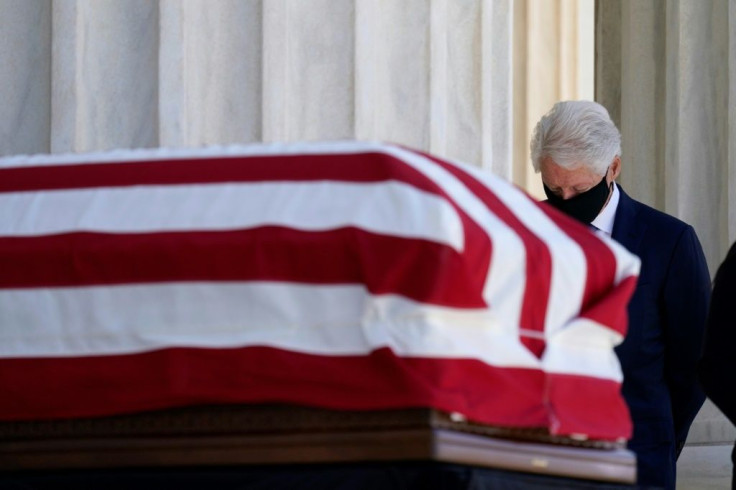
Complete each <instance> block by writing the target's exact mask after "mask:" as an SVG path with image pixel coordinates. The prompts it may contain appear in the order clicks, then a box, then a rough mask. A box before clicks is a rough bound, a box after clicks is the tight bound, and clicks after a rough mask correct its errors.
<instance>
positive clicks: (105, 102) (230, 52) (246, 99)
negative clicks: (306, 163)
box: [0, 0, 593, 187]
mask: <svg viewBox="0 0 736 490" xmlns="http://www.w3.org/2000/svg"><path fill="white" fill-rule="evenodd" d="M591 2H593V0H564V1H563V0H554V2H550V4H554V5H555V6H556V7H553V8H552V12H553V13H554V19H552V18H550V17H548V16H547V17H544V16H546V15H547V14H548V13H549V12H547V10H549V7H547V3H545V5H541V4H538V5H537V4H534V8H533V9H531V11H532V13H533V12H537V10H539V9H542V10H544V11H543V12H541V14H543V16H542V17H544V19H546V20H540V21H539V22H537V23H526V22H520V20H519V19H518V18H515V17H514V12H515V10H516V5H515V3H514V2H512V0H464V1H462V2H458V1H454V0H402V1H400V2H397V1H395V0H299V1H297V0H268V1H264V0H218V1H217V2H212V1H209V0H160V1H157V2H152V1H150V0H126V1H124V2H122V1H119V0H0V7H2V13H3V15H2V16H1V17H0V27H1V28H2V30H1V31H0V55H2V59H3V60H4V61H5V60H10V66H11V69H6V70H2V71H1V72H0V82H2V83H0V95H2V96H3V100H4V101H7V102H6V103H5V104H3V107H2V108H1V109H0V110H2V111H3V112H2V114H1V115H2V117H0V151H1V152H2V153H4V154H16V153H36V152H47V151H51V152H57V153H58V152H69V151H73V152H81V151H88V150H101V149H109V148H135V147H150V146H165V147H181V146H200V145H211V144H227V143H248V142H254V141H294V140H329V139H342V138H357V139H369V140H385V141H393V142H398V143H401V144H405V145H408V146H412V147H416V148H419V149H423V150H427V151H431V152H434V153H437V154H439V155H440V156H445V157H450V158H456V159H460V160H463V161H468V162H471V163H475V164H477V165H480V166H482V167H484V168H488V169H490V170H492V171H493V172H495V173H496V174H498V175H501V176H503V177H506V178H508V179H510V180H513V181H514V182H516V183H518V184H520V185H522V186H525V187H528V186H531V185H538V180H539V179H538V177H537V176H536V175H534V176H532V177H531V178H529V175H528V173H529V168H530V167H529V165H528V139H529V136H530V132H531V126H530V125H527V126H524V127H522V128H521V134H519V135H518V137H517V140H518V141H523V144H521V145H519V144H517V145H516V146H513V145H512V143H513V140H512V138H513V132H514V130H515V129H517V128H516V127H515V126H514V124H513V121H514V120H515V118H516V117H517V116H516V115H515V114H514V110H513V108H514V105H513V100H514V99H513V94H514V92H515V91H517V92H518V91H519V90H521V91H523V92H524V93H525V94H528V95H529V96H528V97H525V99H524V100H525V103H524V106H523V108H524V109H523V110H524V113H525V114H526V111H527V110H532V111H536V112H538V113H540V114H541V112H543V111H544V110H546V109H547V108H548V107H549V106H550V105H551V103H552V102H553V101H552V100H545V101H544V104H543V106H544V107H541V106H540V107H537V108H535V109H532V108H533V107H534V104H535V103H536V102H538V101H536V99H535V94H537V93H539V92H540V91H541V90H544V89H545V88H546V87H548V86H549V85H550V81H553V82H554V84H555V86H556V85H559V84H557V82H555V81H556V80H568V79H571V78H574V75H564V74H562V73H561V70H566V71H569V72H570V73H577V72H580V71H581V70H580V69H579V67H580V66H581V65H582V64H581V63H578V65H575V64H574V63H572V64H571V63H570V60H571V59H573V58H575V59H577V58H576V56H573V55H572V54H570V53H573V54H574V53H575V52H576V49H578V48H574V47H572V46H575V43H576V35H575V33H576V32H578V31H579V27H580V26H579V24H578V28H577V29H576V28H575V22H576V21H575V20H574V19H576V18H577V17H576V13H577V9H578V8H579V7H580V6H581V5H583V4H586V3H587V4H590V3H591ZM517 3H518V2H517ZM537 17H539V18H540V19H542V17H540V16H539V15H537ZM532 27H533V29H541V30H540V31H539V32H537V31H534V30H528V29H529V28H532ZM566 27H568V28H569V29H568V28H566ZM519 29H521V30H522V31H523V32H522V34H523V35H524V36H525V38H528V39H529V41H530V46H531V47H533V48H534V49H532V50H529V51H527V52H524V53H522V54H521V56H522V58H523V59H524V60H526V59H527V58H528V59H529V60H531V61H534V60H537V61H544V69H543V70H542V71H541V72H540V74H539V76H536V75H534V76H530V77H529V78H528V80H527V79H526V78H525V81H524V84H522V85H519V84H518V83H517V82H518V80H516V79H514V76H515V72H514V70H513V66H514V64H515V63H517V64H518V63H519V61H518V60H519V53H518V52H517V53H516V62H515V58H514V53H515V52H514V50H513V43H512V35H513V33H514V32H515V30H516V31H517V37H518V34H519V32H518V30H519ZM527 30H528V32H527ZM560 34H562V37H561V38H560V39H559V40H554V41H552V40H550V39H548V38H549V36H550V35H551V36H553V37H554V36H555V35H560ZM558 41H559V42H558ZM571 43H572V44H571ZM557 44H560V45H562V46H566V47H565V48H564V49H565V52H566V53H568V54H567V55H566V57H565V60H566V61H565V63H562V61H563V60H562V58H561V57H554V58H553V59H547V58H545V57H544V56H540V55H539V49H538V47H539V46H540V45H541V46H542V47H544V48H546V47H550V46H553V45H557ZM578 45H579V43H578ZM542 54H543V53H542ZM532 65H534V63H532ZM529 66H531V65H529ZM588 66H589V65H588ZM565 93H566V94H567V92H565ZM561 94H562V92H560V93H557V94H556V95H555V97H559V96H560V95H561ZM535 101H536V102H535ZM534 122H536V121H534ZM514 152H516V153H517V157H516V159H517V160H518V161H519V162H522V164H516V165H514V164H512V155H513V154H514Z"/></svg>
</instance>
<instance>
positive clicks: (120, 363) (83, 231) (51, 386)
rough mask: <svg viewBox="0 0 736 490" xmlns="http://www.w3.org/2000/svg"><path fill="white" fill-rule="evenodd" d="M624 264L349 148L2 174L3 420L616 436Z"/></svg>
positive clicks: (87, 157)
mask: <svg viewBox="0 0 736 490" xmlns="http://www.w3.org/2000/svg"><path fill="white" fill-rule="evenodd" d="M638 270H639V261H638V259H637V258H636V257H634V256H632V255H631V254H629V253H628V252H626V251H625V250H624V249H623V248H622V247H621V246H619V245H617V244H616V243H614V242H613V241H611V240H607V239H606V238H599V237H597V236H596V235H594V234H593V233H591V232H590V231H589V230H587V229H586V228H585V227H583V226H582V225H580V224H578V223H576V222H573V221H572V220H570V219H568V218H566V217H564V216H562V215H561V214H559V213H557V212H556V211H555V210H553V209H551V208H549V207H547V206H546V205H544V204H539V203H537V202H535V201H534V200H533V199H532V198H530V197H529V196H528V195H526V194H525V193H524V192H523V191H521V190H520V189H518V188H516V187H515V186H513V185H511V184H509V183H508V182H506V181H504V180H503V179H500V178H498V177H495V176H493V175H490V174H489V173H487V172H483V171H481V170H480V169H477V168H475V167H472V166H469V165H465V164H462V163H459V162H452V161H448V160H443V159H439V158H436V157H433V156H431V155H427V154H423V153H421V152H417V151H414V150H411V149H408V148H404V147H400V146H394V145H387V144H380V143H363V142H353V141H344V142H331V143H301V144H274V145H253V146H239V147H221V148H206V149H186V150H163V149H156V150H133V151H114V152H106V153H97V154H76V155H56V156H54V155H47V156H32V157H8V158H4V159H0V394H2V395H0V420H30V419H53V418H67V417H89V416H102V415H112V414H121V413H131V412H138V411H145V410H152V409H163V408H168V407H175V406H183V405H193V404H212V403H262V402H282V403H291V404H299V405H308V406H316V407H323V408H331V409H351V410H375V409H389V408H404V407H430V408H435V409H439V410H443V411H447V412H451V413H457V414H461V415H462V416H464V417H466V418H467V419H468V420H470V421H474V422H478V423H482V424H490V425H494V426H501V427H525V428H529V427H541V428H546V429H548V430H549V431H550V432H551V433H553V434H559V435H574V434H582V435H584V436H585V437H589V438H595V439H604V440H615V439H620V438H627V437H629V436H630V434H631V423H630V421H629V416H628V411H627V408H626V405H625V403H624V402H623V399H622V398H621V395H620V384H621V380H622V375H621V370H620V366H619V363H618V360H617V358H616V356H615V353H614V351H613V348H614V347H615V346H616V345H617V344H619V343H620V342H621V341H622V339H623V335H624V334H625V331H626V323H627V319H626V304H627V302H628V299H629V297H630V295H631V293H632V292H633V289H634V287H635V283H636V277H637V274H638Z"/></svg>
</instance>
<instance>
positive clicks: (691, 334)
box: [664, 226, 711, 453]
mask: <svg viewBox="0 0 736 490" xmlns="http://www.w3.org/2000/svg"><path fill="white" fill-rule="evenodd" d="M710 292H711V283H710V274H709V272H708V265H707V264H706V261H705V255H704V254H703V249H702V247H701V246H700V242H699V241H698V237H697V236H696V234H695V230H693V228H692V227H691V226H688V227H687V228H686V229H685V230H684V231H683V233H682V234H681V235H680V238H679V240H678V242H677V245H676V246H675V249H674V252H673V255H672V258H671V261H670V266H669V269H668V272H667V279H666V283H665V289H664V303H665V304H664V308H665V312H664V314H665V316H664V318H665V322H666V324H665V326H664V336H665V338H664V341H665V356H666V357H665V379H666V382H667V385H668V387H669V391H670V397H671V403H672V416H673V421H674V430H675V438H676V444H677V446H676V447H677V448H678V453H679V449H681V448H682V446H683V445H684V444H685V439H686V438H687V433H688V430H689V429H690V424H692V421H693V419H694V418H695V415H697V413H698V410H700V407H701V406H702V405H703V402H704V401H705V393H704V392H703V390H702V389H701V387H700V384H699V382H698V374H697V368H698V361H699V359H700V355H701V352H702V345H703V339H704V333H705V321H706V317H707V314H708V305H709V302H710Z"/></svg>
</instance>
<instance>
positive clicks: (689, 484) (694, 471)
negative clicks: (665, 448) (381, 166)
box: [677, 444, 733, 490]
mask: <svg viewBox="0 0 736 490" xmlns="http://www.w3.org/2000/svg"><path fill="white" fill-rule="evenodd" d="M732 449H733V444H713V445H698V446H686V447H685V448H684V449H683V450H682V453H681V454H680V458H679V459H678V460H677V490H729V489H730V488H731V474H732V468H733V465H732V463H731V451H732Z"/></svg>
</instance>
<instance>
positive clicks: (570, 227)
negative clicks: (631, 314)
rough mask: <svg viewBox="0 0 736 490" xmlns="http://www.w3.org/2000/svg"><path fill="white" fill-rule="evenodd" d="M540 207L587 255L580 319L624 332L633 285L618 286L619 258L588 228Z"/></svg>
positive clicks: (550, 207)
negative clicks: (617, 261) (617, 259)
mask: <svg viewBox="0 0 736 490" xmlns="http://www.w3.org/2000/svg"><path fill="white" fill-rule="evenodd" d="M540 205H541V207H542V210H543V211H544V212H545V213H546V214H547V216H549V218H550V219H551V220H552V221H554V222H555V224H557V226H559V227H560V228H561V229H562V230H563V231H564V232H565V233H566V234H567V235H568V236H569V237H570V238H572V239H573V240H575V242H576V243H577V244H578V245H580V247H581V248H582V250H583V253H584V255H585V263H586V266H587V274H586V281H585V291H584V293H583V303H582V307H581V311H580V315H579V316H582V317H586V318H591V319H594V320H596V321H598V322H599V323H601V324H602V325H606V326H607V327H610V328H612V329H614V330H616V331H618V332H622V333H623V332H625V331H626V323H623V322H625V321H626V305H627V304H628V300H629V297H630V296H631V294H632V293H633V286H631V282H630V281H629V282H625V283H622V284H620V285H618V286H616V256H615V255H614V253H613V251H612V250H611V249H610V248H609V247H608V246H607V245H606V244H605V243H603V241H602V240H601V239H599V238H598V237H597V236H595V233H593V232H592V231H590V229H589V228H588V227H587V226H585V225H583V224H582V223H580V222H579V221H576V220H574V219H572V218H570V217H569V216H567V215H565V214H563V213H562V212H560V211H558V210H557V209H555V208H553V207H552V206H550V205H549V204H547V203H540ZM612 290H614V291H612ZM616 291H618V292H617V293H616ZM613 293H616V294H613Z"/></svg>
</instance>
